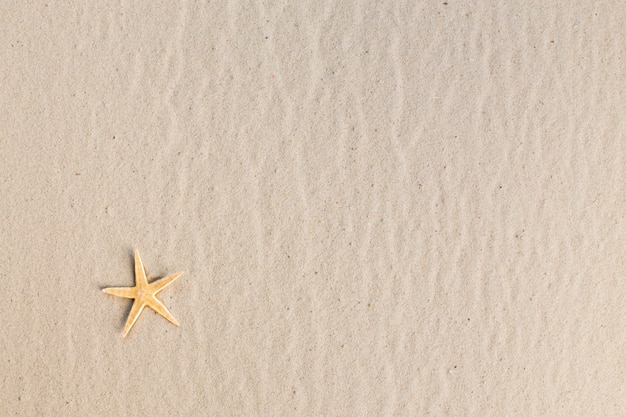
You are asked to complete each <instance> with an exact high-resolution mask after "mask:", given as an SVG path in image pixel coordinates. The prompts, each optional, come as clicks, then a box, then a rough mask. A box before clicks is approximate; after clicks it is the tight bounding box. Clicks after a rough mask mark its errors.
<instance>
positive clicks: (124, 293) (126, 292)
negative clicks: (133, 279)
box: [102, 287, 135, 298]
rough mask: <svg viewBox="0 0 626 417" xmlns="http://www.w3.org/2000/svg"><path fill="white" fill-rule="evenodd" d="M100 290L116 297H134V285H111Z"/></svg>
mask: <svg viewBox="0 0 626 417" xmlns="http://www.w3.org/2000/svg"><path fill="white" fill-rule="evenodd" d="M102 291H103V292H105V293H107V294H111V295H114V296H116V297H122V298H135V288H134V287H111V288H104V289H103V290H102Z"/></svg>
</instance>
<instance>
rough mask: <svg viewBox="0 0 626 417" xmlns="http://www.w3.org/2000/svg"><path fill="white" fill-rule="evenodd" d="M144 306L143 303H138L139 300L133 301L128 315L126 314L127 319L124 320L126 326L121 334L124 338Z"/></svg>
mask: <svg viewBox="0 0 626 417" xmlns="http://www.w3.org/2000/svg"><path fill="white" fill-rule="evenodd" d="M145 306H146V304H145V303H141V302H139V300H135V302H134V303H133V307H132V308H131V309H130V313H128V319H127V320H126V325H125V326H124V333H123V335H124V336H126V335H127V334H128V332H129V331H130V329H131V328H132V327H133V325H134V324H135V322H136V321H137V319H138V318H139V315H140V314H141V311H142V310H143V308H144V307H145Z"/></svg>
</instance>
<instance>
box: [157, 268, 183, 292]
mask: <svg viewBox="0 0 626 417" xmlns="http://www.w3.org/2000/svg"><path fill="white" fill-rule="evenodd" d="M182 274H183V273H182V272H177V273H175V274H173V275H170V276H168V277H165V278H161V279H160V280H158V281H154V282H153V283H152V284H150V290H151V291H152V293H153V294H158V293H159V291H161V290H162V289H163V288H165V287H167V286H168V285H170V284H171V283H172V282H174V280H175V279H176V278H178V277H179V276H181V275H182Z"/></svg>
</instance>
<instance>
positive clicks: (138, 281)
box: [135, 249, 148, 286]
mask: <svg viewBox="0 0 626 417" xmlns="http://www.w3.org/2000/svg"><path fill="white" fill-rule="evenodd" d="M147 283H148V280H147V279H146V270H145V269H144V268H143V263H142V262H141V257H140V256H139V251H138V250H137V249H135V285H137V286H142V285H145V284H147Z"/></svg>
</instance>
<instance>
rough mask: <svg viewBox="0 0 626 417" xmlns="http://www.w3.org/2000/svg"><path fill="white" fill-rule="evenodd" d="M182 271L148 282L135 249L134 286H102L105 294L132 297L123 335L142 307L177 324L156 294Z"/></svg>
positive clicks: (135, 319)
mask: <svg viewBox="0 0 626 417" xmlns="http://www.w3.org/2000/svg"><path fill="white" fill-rule="evenodd" d="M182 274H183V273H182V272H177V273H175V274H173V275H169V276H167V277H165V278H161V279H159V280H157V281H154V282H151V283H150V284H148V279H147V278H146V271H145V270H144V268H143V264H142V263H141V258H140V257H139V252H138V251H137V250H136V249H135V286H134V287H111V288H104V289H103V290H102V291H104V292H105V293H107V294H111V295H115V296H116V297H122V298H134V299H135V301H134V302H133V307H132V308H131V309H130V313H129V314H128V320H126V325H125V326H124V332H123V335H124V336H126V335H127V334H128V332H129V331H130V329H131V328H132V327H133V325H134V324H135V322H136V321H137V319H138V318H139V315H140V314H141V312H142V311H143V309H144V307H146V306H148V307H150V308H151V309H153V310H154V311H156V312H157V313H159V314H160V315H162V316H163V317H165V318H166V319H168V320H169V321H171V322H172V323H174V324H175V325H176V326H178V325H179V324H178V322H177V321H176V319H175V318H174V317H173V316H172V315H171V314H170V312H169V311H167V308H165V306H164V305H163V303H161V301H160V300H159V299H158V298H156V295H157V294H158V293H159V292H160V291H161V290H163V289H164V288H165V287H167V286H168V285H169V284H171V283H172V282H173V281H174V280H175V279H176V278H178V277H180V276H181V275H182Z"/></svg>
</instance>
